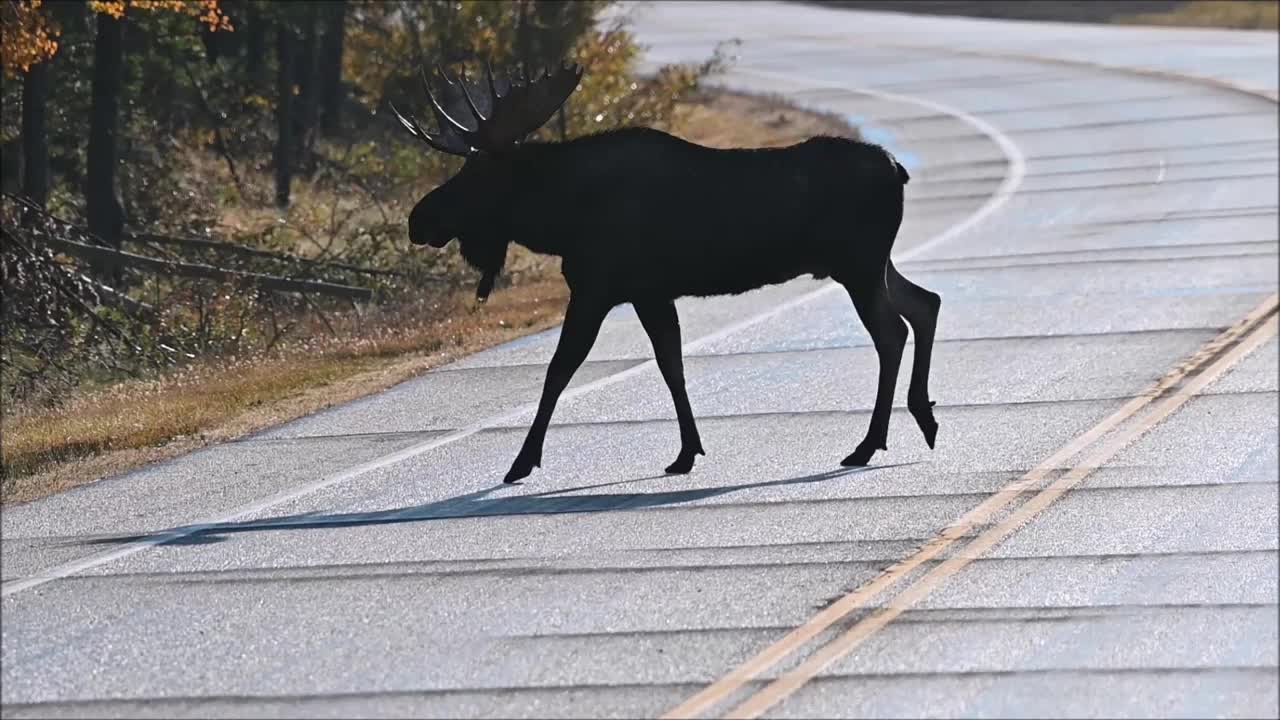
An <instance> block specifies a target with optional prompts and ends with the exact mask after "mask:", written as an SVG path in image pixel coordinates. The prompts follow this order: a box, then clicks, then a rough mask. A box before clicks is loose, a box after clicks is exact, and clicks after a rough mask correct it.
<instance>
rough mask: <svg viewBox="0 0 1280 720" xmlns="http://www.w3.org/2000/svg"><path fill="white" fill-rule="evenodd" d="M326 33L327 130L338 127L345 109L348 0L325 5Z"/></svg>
mask: <svg viewBox="0 0 1280 720" xmlns="http://www.w3.org/2000/svg"><path fill="white" fill-rule="evenodd" d="M325 10H326V12H325V18H324V37H323V40H322V45H321V49H320V63H319V65H320V73H321V74H320V78H321V82H322V83H323V86H322V88H321V91H320V104H321V116H320V117H321V127H322V129H323V130H324V131H325V133H326V134H329V135H331V134H333V133H334V132H336V131H337V129H338V124H339V122H338V120H339V116H340V115H341V112H342V101H343V93H342V47H343V40H344V38H345V35H346V22H347V3H346V0H338V2H334V3H329V4H327V5H326V8H325Z"/></svg>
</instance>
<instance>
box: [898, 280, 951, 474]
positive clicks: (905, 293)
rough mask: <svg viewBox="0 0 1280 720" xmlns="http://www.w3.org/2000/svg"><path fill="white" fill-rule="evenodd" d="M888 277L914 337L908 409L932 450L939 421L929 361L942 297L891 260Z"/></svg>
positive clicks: (899, 311)
mask: <svg viewBox="0 0 1280 720" xmlns="http://www.w3.org/2000/svg"><path fill="white" fill-rule="evenodd" d="M885 277H886V280H887V281H888V285H889V298H890V300H891V301H892V302H893V307H894V309H896V310H897V311H898V313H899V314H901V315H902V317H904V318H906V319H907V323H908V324H909V325H911V333H912V334H913V335H914V336H915V356H914V358H913V360H912V362H911V385H910V387H909V389H908V390H907V410H908V411H910V413H911V416H912V417H913V418H915V420H916V425H918V426H920V432H922V433H924V440H925V442H926V443H928V444H929V448H930V449H933V444H934V441H935V440H937V437H938V422H937V420H935V419H934V417H933V405H934V403H933V401H932V400H930V399H929V364H930V362H931V361H932V359H933V335H934V332H935V331H936V330H937V328H938V309H939V308H940V307H942V298H941V297H939V296H938V294H937V293H934V292H930V291H929V290H926V289H924V288H922V287H920V286H919V285H916V284H915V283H913V282H911V281H910V280H908V279H906V278H905V277H903V276H902V275H901V274H900V273H899V272H898V269H897V268H895V267H894V266H893V263H892V262H890V263H889V267H888V272H887V273H886V276H885Z"/></svg>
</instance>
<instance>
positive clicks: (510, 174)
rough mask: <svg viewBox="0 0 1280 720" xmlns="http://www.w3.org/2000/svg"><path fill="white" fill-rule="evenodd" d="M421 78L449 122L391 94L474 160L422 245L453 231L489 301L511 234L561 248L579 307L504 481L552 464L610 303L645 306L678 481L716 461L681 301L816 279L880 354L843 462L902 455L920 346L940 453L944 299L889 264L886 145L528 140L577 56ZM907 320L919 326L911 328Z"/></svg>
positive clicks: (895, 188) (918, 385)
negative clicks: (704, 425)
mask: <svg viewBox="0 0 1280 720" xmlns="http://www.w3.org/2000/svg"><path fill="white" fill-rule="evenodd" d="M436 71H437V73H438V74H439V75H440V78H441V80H443V82H442V83H440V82H437V83H436V84H437V88H436V90H435V91H433V90H432V87H431V86H432V79H431V78H430V77H429V76H428V73H427V71H426V69H425V68H424V69H423V72H422V82H423V86H424V89H425V91H426V95H427V100H428V101H429V102H430V109H431V111H432V113H433V114H434V115H435V119H436V126H437V129H436V131H435V132H430V131H428V130H427V129H426V128H424V127H423V126H422V125H421V124H419V123H418V121H417V118H416V117H414V116H413V115H412V114H410V115H409V116H408V117H406V116H405V115H404V114H402V113H401V112H400V111H399V110H398V109H397V108H396V107H395V106H394V105H393V106H392V107H391V109H392V112H393V113H395V115H396V117H397V119H398V120H399V121H400V123H401V124H402V125H404V127H405V128H406V129H407V130H408V131H409V132H410V133H411V134H412V135H413V136H415V137H417V138H419V139H420V140H422V141H424V142H425V143H426V144H427V145H428V146H430V147H431V148H433V149H435V150H437V151H440V152H443V153H448V154H451V155H456V156H460V157H463V158H465V162H464V163H463V165H462V167H461V169H460V170H459V171H458V172H457V173H456V174H455V175H453V177H451V178H450V179H449V180H447V181H446V182H445V183H444V184H442V185H440V186H439V187H437V188H435V189H434V190H432V191H430V192H429V193H427V194H426V195H425V196H424V197H423V198H422V199H421V200H420V201H419V202H418V203H417V205H416V206H415V207H414V208H413V210H412V211H411V212H410V214H409V223H408V225H409V227H408V231H409V240H410V242H412V243H413V244H415V245H429V246H431V247H433V248H444V247H446V246H447V245H448V244H449V243H450V242H451V241H452V240H454V239H455V238H456V239H457V240H458V243H459V246H460V248H459V249H460V251H461V254H462V257H463V259H464V260H465V261H466V262H467V263H468V264H469V265H471V266H472V267H473V268H475V269H476V270H478V271H479V272H480V276H481V277H480V281H479V285H478V286H477V288H476V297H477V300H478V302H484V300H485V299H486V298H487V297H488V295H489V293H490V291H491V290H492V288H493V284H494V279H495V278H496V277H497V275H498V273H499V272H500V271H501V270H502V267H503V264H504V262H505V259H506V254H507V249H508V245H509V243H511V242H512V241H515V242H517V243H520V244H521V245H523V246H525V247H527V248H529V249H530V250H532V251H534V252H536V253H544V254H549V255H552V256H559V257H560V258H561V272H562V273H563V275H564V279H565V282H566V284H567V286H568V288H569V296H570V297H569V301H568V306H567V307H566V309H565V315H564V321H563V325H562V328H561V332H560V338H559V341H558V343H557V346H556V349H555V352H554V354H553V356H552V358H551V361H550V364H549V366H548V368H547V372H546V378H545V381H544V383H543V387H542V394H541V398H540V400H539V402H538V409H537V413H536V415H535V417H534V420H533V424H532V426H531V427H530V428H529V430H528V434H527V435H526V437H525V440H524V444H523V446H522V447H521V449H520V452H519V454H517V455H516V458H515V461H514V462H513V463H512V465H511V469H510V470H509V471H508V472H507V474H506V477H505V478H504V482H506V483H516V482H519V481H520V480H521V479H523V478H525V477H527V476H528V475H529V474H530V473H531V472H533V469H534V468H535V467H540V466H541V464H542V447H543V441H544V439H545V437H546V433H547V426H548V424H549V423H550V422H551V414H552V412H553V411H554V409H555V406H556V402H557V401H558V399H559V398H560V394H561V393H562V392H563V391H564V389H565V387H566V386H567V385H568V384H569V381H570V379H571V378H572V377H573V374H574V373H575V372H576V371H577V369H578V368H579V366H580V365H581V364H582V362H583V361H584V360H585V359H586V357H587V354H588V353H589V352H590V350H591V347H592V345H593V344H594V343H595V340H596V336H597V333H598V332H599V330H600V326H601V323H602V322H603V321H604V319H605V316H606V315H607V314H608V313H609V311H610V310H611V309H612V308H613V307H615V306H617V305H620V304H623V303H631V305H632V306H633V307H634V309H635V312H636V315H637V317H638V319H639V320H640V324H641V326H642V327H643V328H644V330H645V332H646V333H647V335H648V336H649V340H650V342H651V343H652V345H653V352H654V356H655V360H656V363H657V366H658V369H659V371H660V372H661V374H662V377H663V379H664V380H665V382H666V384H667V387H668V388H669V390H670V392H671V397H672V400H673V401H674V403H675V412H676V418H677V420H678V425H679V430H680V453H679V455H678V456H677V457H676V459H675V462H673V463H671V465H670V466H668V467H667V468H666V472H667V473H669V474H683V473H687V472H689V471H690V470H692V468H693V465H694V460H695V457H696V456H698V455H706V452H705V451H704V450H703V447H702V440H701V438H700V437H699V435H698V428H697V426H696V424H695V423H694V417H693V410H692V409H691V408H690V406H689V397H688V394H687V392H686V389H685V380H684V367H683V364H684V363H683V357H682V349H681V340H680V321H679V318H678V316H677V314H676V306H675V301H676V300H677V299H679V298H681V297H688V296H698V297H710V296H720V295H733V294H739V293H743V292H746V291H749V290H753V289H756V288H759V287H762V286H765V285H772V284H777V283H782V282H786V281H788V280H791V279H793V278H796V277H799V276H801V275H805V274H809V275H812V276H813V277H815V278H817V279H825V278H828V277H829V278H831V279H833V280H834V281H835V282H838V283H840V284H841V285H842V286H844V289H845V290H846V291H847V293H848V294H849V297H850V298H851V299H852V300H853V306H854V308H855V309H856V312H857V314H858V317H859V318H860V319H861V321H862V323H863V325H864V326H865V327H866V329H867V331H868V333H869V335H870V336H871V338H872V341H873V343H874V346H875V350H876V355H877V358H878V360H879V384H878V388H877V392H876V400H875V406H874V409H873V411H872V414H871V421H870V427H869V428H868V430H867V434H866V436H865V437H864V438H863V440H862V441H861V442H860V443H859V444H858V445H857V447H856V448H855V449H854V451H853V453H851V454H850V455H849V456H848V457H846V458H845V459H844V460H843V461H842V462H841V464H842V465H844V466H863V465H866V464H867V463H868V462H870V460H871V457H872V455H873V454H874V453H875V451H876V450H887V449H888V447H887V445H886V443H887V437H888V430H889V415H890V410H891V408H892V405H893V395H894V388H895V385H896V382H897V378H898V369H899V365H900V363H901V359H902V354H903V351H904V348H905V345H906V339H907V324H910V326H911V330H912V332H914V333H915V356H914V362H913V365H912V371H911V381H910V386H909V388H908V397H907V409H908V411H909V412H910V413H911V415H912V417H914V418H915V421H916V424H917V425H918V426H919V428H920V431H921V432H922V433H923V434H924V438H925V442H926V443H928V445H929V447H930V448H931V449H932V448H933V446H934V441H935V439H936V436H937V431H938V423H937V422H936V421H935V420H934V415H933V405H934V403H933V402H932V401H931V400H930V399H929V392H928V380H929V362H930V357H931V355H932V353H933V337H934V330H935V328H936V325H937V318H938V309H939V307H940V306H941V298H940V297H939V296H938V295H937V294H935V293H933V292H930V291H929V290H926V289H924V288H922V287H920V286H918V285H916V284H914V283H912V282H911V281H910V280H907V279H906V278H904V277H903V276H902V274H901V273H899V272H898V270H897V269H896V268H895V267H894V265H893V262H892V261H891V260H890V258H889V253H890V250H892V248H893V243H894V239H895V238H896V236H897V234H898V228H899V225H900V224H901V222H902V218H903V205H904V186H905V185H906V184H907V181H908V180H909V179H910V177H909V175H908V174H907V171H906V169H905V168H904V167H903V166H902V165H901V164H900V163H898V161H897V160H896V159H895V158H894V157H893V156H892V155H891V154H890V153H889V152H888V151H887V150H885V149H884V148H882V147H880V146H878V145H873V144H870V143H865V142H860V141H856V140H852V139H847V138H837V137H826V136H817V137H812V138H810V139H808V140H805V141H804V142H800V143H797V144H794V145H790V146H787V147H780V148H763V149H713V148H709V147H704V146H702V145H698V144H695V143H691V142H687V141H685V140H682V139H680V138H677V137H675V136H674V135H671V134H668V133H665V132H662V131H660V130H656V129H652V128H645V127H630V128H622V129H616V130H610V131H605V132H601V133H598V134H594V135H588V136H585V137H577V138H573V139H569V140H566V141H561V142H544V141H538V140H531V139H527V136H529V135H530V134H531V133H533V132H534V131H536V130H538V129H539V128H540V127H542V126H543V125H544V124H545V123H546V122H547V121H548V120H550V119H551V117H552V116H553V115H554V114H555V113H556V112H557V111H558V110H559V109H560V107H561V105H563V104H564V103H565V102H566V101H567V100H568V99H569V96H570V95H571V94H572V93H573V92H574V91H575V90H576V89H577V87H578V85H579V83H580V81H581V79H582V75H583V68H582V67H581V66H579V65H577V64H572V65H570V64H566V63H562V64H561V65H560V66H559V67H556V68H553V69H544V70H542V71H541V72H537V73H534V74H533V75H532V76H528V75H526V74H525V72H524V71H523V70H518V71H512V72H508V73H507V74H506V76H505V77H503V76H495V74H494V72H493V70H492V68H491V67H490V66H489V65H488V64H486V66H485V73H484V74H485V77H484V79H483V81H482V80H472V79H471V78H468V77H467V75H466V73H465V70H464V71H462V72H459V73H458V74H456V75H454V76H453V77H450V74H449V72H448V70H447V69H446V68H445V67H443V66H437V68H436ZM904 318H905V320H906V322H905V323H904V322H903V319H904Z"/></svg>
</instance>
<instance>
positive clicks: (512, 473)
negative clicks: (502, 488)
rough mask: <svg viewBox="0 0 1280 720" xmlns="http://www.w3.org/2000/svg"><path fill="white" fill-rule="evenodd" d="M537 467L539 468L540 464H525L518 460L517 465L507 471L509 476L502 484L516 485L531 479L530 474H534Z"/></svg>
mask: <svg viewBox="0 0 1280 720" xmlns="http://www.w3.org/2000/svg"><path fill="white" fill-rule="evenodd" d="M536 467H539V464H538V463H536V462H525V461H523V460H520V459H519V458H517V459H516V461H515V463H514V464H513V465H512V466H511V469H510V470H508V471H507V476H506V477H504V478H503V479H502V482H504V483H506V484H507V485H515V484H516V483H518V482H520V481H521V480H523V479H524V478H527V477H529V474H530V473H532V472H533V469H534V468H536Z"/></svg>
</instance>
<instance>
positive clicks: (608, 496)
mask: <svg viewBox="0 0 1280 720" xmlns="http://www.w3.org/2000/svg"><path fill="white" fill-rule="evenodd" d="M915 464H916V463H914V462H913V463H897V464H891V465H877V466H873V467H861V468H840V469H837V470H831V471H828V472H822V473H817V474H814V475H805V476H802V477H794V478H786V479H782V480H766V481H761V482H752V483H739V484H735V485H717V486H714V487H705V488H688V489H684V490H666V491H660V492H648V493H645V492H632V493H587V494H581V495H579V494H576V493H579V492H581V491H584V490H595V489H598V488H604V487H613V486H617V485H628V484H633V483H641V482H645V481H648V480H658V479H661V478H663V477H668V476H665V475H654V476H651V477H644V478H636V479H632V480H618V481H615V482H607V483H598V484H595V485H580V486H577V487H571V488H562V489H559V490H547V491H545V492H539V493H531V494H527V495H511V496H505V497H490V495H492V494H493V493H495V492H497V491H499V490H502V489H508V490H510V489H513V486H511V485H502V484H499V485H495V486H493V487H490V488H485V489H484V490H478V491H476V492H471V493H466V494H464V495H458V496H456V497H452V498H448V499H446V500H440V501H437V502H430V503H424V504H422V505H414V506H411V507H406V508H397V509H394V510H380V511H377V512H365V513H332V514H319V513H303V514H299V515H282V516H279V517H274V518H262V519H256V520H246V521H242V522H225V523H209V524H203V525H188V526H185V527H179V528H174V529H171V530H162V531H158V532H154V533H147V534H142V535H127V536H113V537H106V538H94V539H92V540H88V541H80V542H78V543H76V544H89V545H124V544H129V543H136V542H152V543H154V544H157V545H204V544H208V543H216V542H221V541H223V540H225V539H227V537H228V536H229V535H232V534H235V533H244V532H259V531H268V530H316V529H324V528H344V527H364V526H374V525H391V524H396V523H413V522H424V521H430V520H455V519H460V518H482V517H501V516H510V515H556V514H563V513H587V512H608V511H616V510H643V509H646V508H656V507H664V506H669V505H680V504H684V503H690V502H695V501H698V500H707V499H710V498H714V497H720V496H723V495H728V494H730V493H737V492H741V491H744V490H753V489H759V488H770V487H783V486H788V485H805V484H809V483H819V482H825V481H828V480H835V479H837V478H842V477H848V476H851V475H858V474H862V473H865V472H870V471H873V470H883V469H887V468H893V467H906V466H909V465H915ZM166 536H172V537H171V539H165V538H166Z"/></svg>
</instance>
